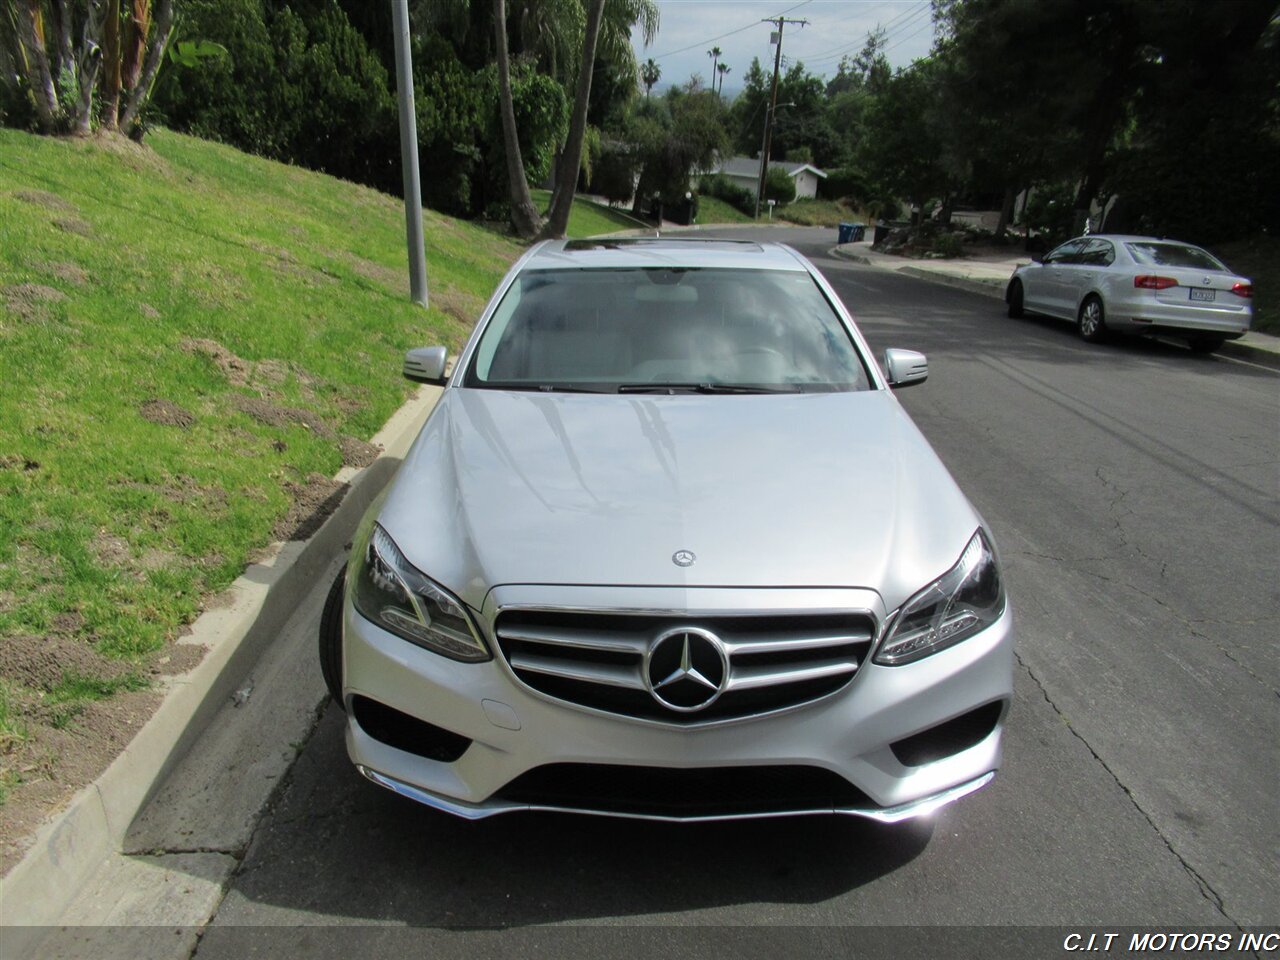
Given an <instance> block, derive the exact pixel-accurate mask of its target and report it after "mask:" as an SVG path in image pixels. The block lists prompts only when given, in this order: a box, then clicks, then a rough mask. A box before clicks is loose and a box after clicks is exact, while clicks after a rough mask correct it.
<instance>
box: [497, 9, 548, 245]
mask: <svg viewBox="0 0 1280 960" xmlns="http://www.w3.org/2000/svg"><path fill="white" fill-rule="evenodd" d="M493 32H494V38H495V40H496V41H497V44H496V45H497V48H498V103H499V113H501V114H502V144H503V147H504V148H505V151H506V154H507V182H508V185H509V186H510V188H511V225H512V226H513V227H515V229H516V233H518V234H519V235H520V236H522V237H524V238H526V239H528V238H531V237H535V236H537V234H538V230H539V229H540V228H541V226H542V218H541V217H540V216H538V211H537V208H536V207H534V205H533V198H532V197H530V196H529V181H528V180H527V179H526V178H525V175H524V159H523V158H522V157H521V156H520V138H519V136H518V135H517V134H516V110H515V104H514V103H513V102H512V100H511V63H510V60H509V59H508V54H507V5H506V2H505V0H493Z"/></svg>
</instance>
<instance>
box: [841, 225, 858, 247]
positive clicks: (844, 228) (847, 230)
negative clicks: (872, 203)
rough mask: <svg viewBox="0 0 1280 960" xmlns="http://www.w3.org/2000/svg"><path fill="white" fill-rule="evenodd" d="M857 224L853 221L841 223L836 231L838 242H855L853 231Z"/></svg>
mask: <svg viewBox="0 0 1280 960" xmlns="http://www.w3.org/2000/svg"><path fill="white" fill-rule="evenodd" d="M856 226H857V224H853V223H842V224H840V226H839V228H838V231H837V233H836V243H853V232H854V227H856Z"/></svg>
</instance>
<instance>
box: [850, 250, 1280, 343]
mask: <svg viewBox="0 0 1280 960" xmlns="http://www.w3.org/2000/svg"><path fill="white" fill-rule="evenodd" d="M831 253H832V255H834V256H837V257H841V258H843V259H845V260H852V261H854V262H856V263H864V264H867V265H868V266H872V267H878V268H880V269H882V270H893V271H896V272H897V273H901V274H905V275H906V276H909V277H918V278H920V279H922V280H932V281H933V282H935V283H945V284H947V285H948V286H953V287H959V288H961V289H963V290H969V291H971V292H973V293H980V294H983V295H984V296H989V297H995V298H998V299H1000V300H1003V299H1004V291H1005V287H1006V286H1007V285H1008V283H1009V278H1010V277H1011V276H1012V275H1013V271H1014V268H1015V267H1017V266H1020V265H1022V264H1025V263H1030V262H1031V258H1030V257H1029V256H1027V255H1026V254H1022V255H1020V256H1013V255H1004V256H1000V255H989V256H976V257H966V258H965V259H963V260H915V259H912V258H911V257H899V256H895V255H893V254H887V253H878V252H876V251H875V250H872V249H871V243H870V241H865V240H864V241H860V242H858V243H842V244H839V245H838V246H835V247H832V249H831ZM1218 352H1219V353H1220V354H1222V355H1224V356H1229V357H1236V358H1238V359H1243V360H1251V361H1253V362H1254V363H1261V364H1264V365H1266V366H1270V367H1280V337H1275V336H1271V335H1270V334H1266V333H1259V332H1258V331H1256V330H1251V331H1250V332H1249V333H1246V334H1245V335H1244V336H1243V337H1241V338H1240V339H1239V340H1228V341H1227V342H1226V343H1224V344H1223V345H1222V347H1221V348H1220V349H1219V350H1218Z"/></svg>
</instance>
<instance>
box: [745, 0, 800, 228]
mask: <svg viewBox="0 0 1280 960" xmlns="http://www.w3.org/2000/svg"><path fill="white" fill-rule="evenodd" d="M760 22H761V23H772V24H774V25H775V26H776V27H777V28H778V29H777V31H776V32H775V33H774V38H775V39H776V41H777V44H778V49H777V51H776V52H775V53H774V55H773V92H772V93H771V94H770V95H769V106H768V108H767V109H766V110H765V112H764V146H763V148H762V149H761V150H760V183H759V186H758V187H757V189H756V219H757V220H759V219H760V203H761V202H762V199H763V197H764V181H765V177H766V176H767V174H768V173H769V148H770V147H772V146H773V114H774V112H775V111H776V110H777V109H778V71H779V70H780V69H781V68H782V28H783V27H784V26H786V25H787V24H788V23H794V24H796V25H797V26H801V27H803V26H807V25H808V23H809V21H808V20H788V19H787V18H786V17H776V18H774V19H773V20H761V21H760Z"/></svg>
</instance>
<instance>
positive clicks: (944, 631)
mask: <svg viewBox="0 0 1280 960" xmlns="http://www.w3.org/2000/svg"><path fill="white" fill-rule="evenodd" d="M1003 612H1004V587H1003V585H1002V584H1001V583H1000V571H999V569H997V567H996V555H995V551H994V550H992V549H991V544H990V543H989V542H988V541H987V538H986V535H985V534H983V532H982V531H981V530H979V531H978V532H977V533H975V534H974V535H973V539H972V540H970V541H969V545H968V546H967V547H965V548H964V553H962V554H960V559H959V560H957V561H956V565H955V566H954V567H952V568H951V569H950V570H948V571H947V572H946V573H944V574H943V575H942V576H940V577H939V578H938V579H937V580H935V581H933V583H931V584H929V585H928V586H927V587H925V588H924V589H923V590H921V591H920V592H919V593H917V594H916V595H915V596H914V597H912V598H911V599H910V600H908V601H907V602H906V603H904V604H903V605H902V609H901V610H899V611H898V614H897V616H896V617H894V618H893V620H892V621H891V623H890V625H889V633H888V635H887V636H886V637H885V638H884V642H883V643H881V644H880V649H879V650H878V651H877V652H876V657H875V662H876V663H879V664H882V665H884V666H887V667H893V666H898V665H899V664H903V663H911V662H912V661H915V660H919V659H921V658H922V657H927V656H929V655H930V654H933V653H937V652H938V651H939V650H945V649H946V648H947V647H950V646H952V645H954V644H957V643H959V642H960V641H961V640H964V639H965V638H966V637H971V636H973V635H974V634H975V633H977V632H978V631H979V630H984V629H986V628H987V627H989V626H990V625H991V624H993V623H995V622H996V620H997V619H998V618H999V617H1000V614H1001V613H1003Z"/></svg>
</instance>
